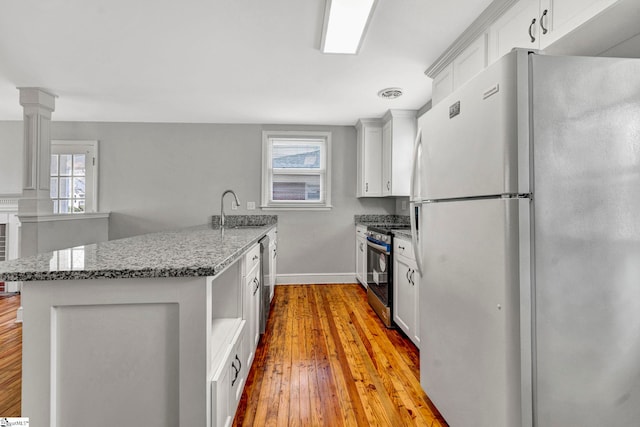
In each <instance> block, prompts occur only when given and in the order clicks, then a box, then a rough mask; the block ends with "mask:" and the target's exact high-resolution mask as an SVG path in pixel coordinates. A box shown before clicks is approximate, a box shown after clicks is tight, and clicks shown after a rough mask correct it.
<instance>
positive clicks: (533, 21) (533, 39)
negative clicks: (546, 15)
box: [529, 18, 536, 43]
mask: <svg viewBox="0 0 640 427" xmlns="http://www.w3.org/2000/svg"><path fill="white" fill-rule="evenodd" d="M534 25H536V18H533V19H532V20H531V24H529V37H531V43H533V42H535V41H536V38H535V37H533V34H532V33H531V29H532V28H533V26H534Z"/></svg>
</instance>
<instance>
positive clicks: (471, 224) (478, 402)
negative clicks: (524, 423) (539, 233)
mask: <svg viewBox="0 0 640 427" xmlns="http://www.w3.org/2000/svg"><path fill="white" fill-rule="evenodd" d="M520 204H524V208H525V209H527V210H528V200H525V201H522V200H518V199H500V198H497V199H481V200H473V201H453V202H440V203H426V204H423V209H422V217H423V219H422V222H421V227H422V230H423V237H424V239H423V244H424V247H423V252H424V261H425V262H424V265H423V275H422V281H421V283H420V296H419V297H420V335H421V338H420V383H421V385H422V388H423V389H424V391H425V392H426V393H427V395H428V396H429V397H430V399H431V400H432V401H433V403H434V404H435V406H436V407H437V408H438V410H439V411H440V412H441V413H442V415H443V416H444V418H445V420H446V421H447V422H448V423H449V425H451V426H474V427H512V426H517V425H520V416H521V415H520V370H519V367H520V352H519V348H520V335H519V332H520V329H519V328H520V325H519V305H520V301H519V289H518V287H519V281H518V275H519V260H518V259H519V258H518V251H519V237H518V220H519V209H520V206H519V205H520Z"/></svg>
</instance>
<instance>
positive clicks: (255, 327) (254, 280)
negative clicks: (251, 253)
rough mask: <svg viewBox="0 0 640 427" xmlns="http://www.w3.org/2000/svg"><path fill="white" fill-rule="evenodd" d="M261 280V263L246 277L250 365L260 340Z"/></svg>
mask: <svg viewBox="0 0 640 427" xmlns="http://www.w3.org/2000/svg"><path fill="white" fill-rule="evenodd" d="M261 280H262V278H261V277H260V265H257V266H256V267H255V268H253V270H251V271H250V272H249V273H248V274H247V276H246V279H245V286H244V292H245V297H244V303H245V310H244V318H245V320H246V321H247V337H248V344H249V351H248V354H247V364H248V365H250V364H251V363H252V362H253V358H254V356H255V350H256V348H257V347H258V341H260V307H261V304H260V303H261V300H260V296H261V289H260V288H261Z"/></svg>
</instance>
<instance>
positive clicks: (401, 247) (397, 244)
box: [393, 237, 416, 261]
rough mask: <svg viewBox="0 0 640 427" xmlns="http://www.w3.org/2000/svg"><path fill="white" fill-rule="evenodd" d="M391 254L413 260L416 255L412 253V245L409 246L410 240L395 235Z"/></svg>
mask: <svg viewBox="0 0 640 427" xmlns="http://www.w3.org/2000/svg"><path fill="white" fill-rule="evenodd" d="M393 255H394V256H396V255H402V256H404V257H406V258H409V259H411V260H414V261H415V259H416V257H415V255H414V254H413V246H411V240H408V239H404V238H402V237H395V238H394V239H393Z"/></svg>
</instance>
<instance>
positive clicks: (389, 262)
mask: <svg viewBox="0 0 640 427" xmlns="http://www.w3.org/2000/svg"><path fill="white" fill-rule="evenodd" d="M406 228H408V227H407V226H404V225H379V226H369V227H367V232H366V235H367V299H368V301H369V304H370V305H371V307H372V308H373V311H375V312H376V314H378V317H380V320H382V323H383V324H384V325H385V326H386V327H387V328H392V327H393V320H392V319H393V316H392V313H391V307H392V306H393V230H396V229H406Z"/></svg>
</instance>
